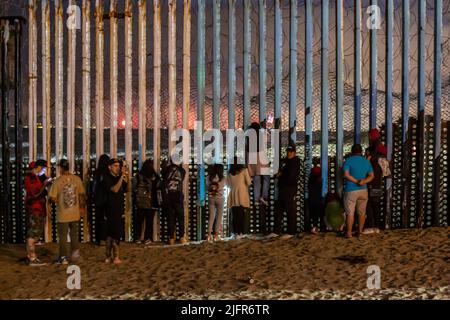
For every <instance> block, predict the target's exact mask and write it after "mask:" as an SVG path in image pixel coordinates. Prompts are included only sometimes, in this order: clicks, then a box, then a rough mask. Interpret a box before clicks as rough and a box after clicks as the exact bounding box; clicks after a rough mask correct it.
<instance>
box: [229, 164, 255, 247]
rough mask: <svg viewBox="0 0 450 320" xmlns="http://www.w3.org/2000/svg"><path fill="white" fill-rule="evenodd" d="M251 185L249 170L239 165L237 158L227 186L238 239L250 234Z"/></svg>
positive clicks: (234, 230) (231, 169)
mask: <svg viewBox="0 0 450 320" xmlns="http://www.w3.org/2000/svg"><path fill="white" fill-rule="evenodd" d="M251 184H252V180H251V178H250V175H249V173H248V169H247V168H246V167H245V165H242V164H238V158H237V157H235V158H234V162H233V164H232V165H231V166H230V170H229V173H228V176H227V185H228V186H229V187H230V193H229V195H228V207H229V208H231V214H232V217H231V220H232V226H233V233H234V235H235V238H236V239H240V238H242V237H243V236H244V235H245V234H247V233H248V232H249V230H248V219H247V212H248V211H249V209H250V194H249V190H248V188H249V187H250V185H251Z"/></svg>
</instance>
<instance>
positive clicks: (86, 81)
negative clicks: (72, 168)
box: [82, 0, 91, 242]
mask: <svg viewBox="0 0 450 320" xmlns="http://www.w3.org/2000/svg"><path fill="white" fill-rule="evenodd" d="M82 12H83V23H82V35H83V36H82V47H83V62H82V64H83V68H82V74H83V97H82V100H83V101H82V103H83V106H82V109H83V180H84V182H85V184H86V185H87V184H88V183H89V179H90V177H89V166H90V154H91V0H83V7H82ZM89 229H90V225H89V222H88V219H87V215H85V216H83V232H84V235H83V239H84V241H86V242H88V241H90V231H89Z"/></svg>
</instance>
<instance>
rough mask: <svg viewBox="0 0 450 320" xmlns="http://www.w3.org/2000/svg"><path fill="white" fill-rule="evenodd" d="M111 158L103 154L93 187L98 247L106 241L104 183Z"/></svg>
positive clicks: (92, 201)
mask: <svg viewBox="0 0 450 320" xmlns="http://www.w3.org/2000/svg"><path fill="white" fill-rule="evenodd" d="M109 160H110V158H109V156H108V155H107V154H102V155H101V156H100V158H99V159H98V164H97V169H96V170H95V176H94V181H93V184H92V187H91V192H90V193H91V197H90V198H91V203H93V204H94V205H95V211H94V212H93V214H92V216H93V219H94V220H95V226H96V228H95V240H96V242H97V244H98V245H100V243H101V241H102V240H103V241H104V240H105V239H106V223H105V220H106V201H107V192H106V191H105V190H104V187H103V181H104V179H105V177H106V176H107V175H109Z"/></svg>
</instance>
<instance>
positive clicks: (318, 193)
mask: <svg viewBox="0 0 450 320" xmlns="http://www.w3.org/2000/svg"><path fill="white" fill-rule="evenodd" d="M323 213H324V212H323V204H322V170H321V168H320V166H319V162H318V161H315V163H314V167H312V168H311V173H310V175H309V178H308V219H306V231H311V233H312V234H318V233H319V232H320V230H323V229H324V228H323V226H324V221H323V219H324V214H323ZM319 220H320V222H319ZM321 226H322V227H321ZM311 227H312V229H311Z"/></svg>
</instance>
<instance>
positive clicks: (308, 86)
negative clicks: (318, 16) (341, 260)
mask: <svg viewBox="0 0 450 320" xmlns="http://www.w3.org/2000/svg"><path fill="white" fill-rule="evenodd" d="M305 5H306V8H305V10H306V11H305V19H306V21H305V34H306V38H305V64H306V68H305V177H309V173H310V170H311V167H312V142H313V141H312V139H313V126H312V120H313V119H312V115H313V110H312V108H313V105H312V99H313V98H312V97H313V55H314V53H313V10H312V6H313V4H312V0H306V3H305ZM305 183H306V180H305ZM305 192H306V199H307V198H308V188H305Z"/></svg>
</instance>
